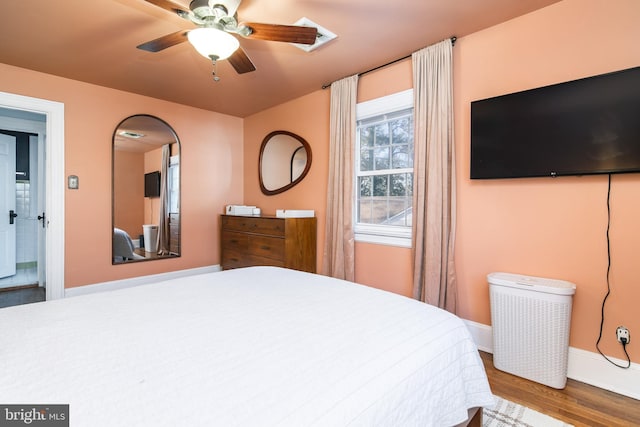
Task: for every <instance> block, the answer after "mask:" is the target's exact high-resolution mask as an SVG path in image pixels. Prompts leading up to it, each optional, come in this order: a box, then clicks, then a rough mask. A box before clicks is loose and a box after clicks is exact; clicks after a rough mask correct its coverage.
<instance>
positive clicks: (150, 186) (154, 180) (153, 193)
mask: <svg viewBox="0 0 640 427" xmlns="http://www.w3.org/2000/svg"><path fill="white" fill-rule="evenodd" d="M144 197H160V171H155V172H149V173H145V174H144Z"/></svg>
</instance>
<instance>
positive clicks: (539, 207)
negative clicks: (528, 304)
mask: <svg viewBox="0 0 640 427" xmlns="http://www.w3.org/2000/svg"><path fill="white" fill-rule="evenodd" d="M639 19H640V2H638V1H636V0H614V1H607V2H605V1H602V0H565V1H562V2H560V3H557V4H554V5H552V6H549V7H547V8H545V9H541V10H539V11H537V12H534V13H531V14H529V15H526V16H523V17H521V18H517V19H514V20H512V21H510V22H506V23H504V24H501V25H498V26H495V27H493V28H490V29H487V30H485V31H481V32H478V33H475V34H472V35H470V36H468V37H463V38H461V39H459V40H458V43H457V44H456V46H455V49H454V64H455V66H454V70H455V71H454V73H455V78H454V81H455V87H454V94H455V117H456V128H455V131H456V148H457V156H456V158H457V164H458V165H459V167H458V174H457V175H458V238H457V242H456V262H457V272H458V281H459V288H460V294H461V295H464V297H463V298H461V301H460V312H459V314H460V315H461V316H462V317H464V318H467V319H472V320H475V321H478V322H480V323H484V324H490V323H491V322H490V311H489V301H488V299H489V296H488V289H487V288H488V286H487V285H486V279H485V276H486V274H487V273H489V272H492V271H509V272H516V273H522V274H530V275H535V276H543V277H552V278H559V279H564V280H569V281H571V282H574V283H576V285H577V292H576V295H575V297H574V307H573V316H572V327H571V346H573V347H577V348H581V349H585V350H587V351H593V352H595V351H596V348H595V342H596V339H597V337H598V330H599V324H600V308H601V303H602V299H603V297H604V295H605V293H606V290H607V285H606V269H607V248H606V239H605V231H606V226H607V208H606V197H607V177H606V176H584V177H561V178H557V179H551V178H534V179H509V180H495V181H471V180H470V179H469V150H470V149H469V144H470V127H469V122H470V102H471V101H473V100H476V99H482V98H487V97H491V96H496V95H501V94H505V93H509V92H514V91H519V90H525V89H529V88H533V87H538V86H544V85H548V84H553V83H558V82H563V81H567V80H573V79H577V78H582V77H587V76H591V75H596V74H601V73H606V72H611V71H616V70H621V69H625V68H630V67H636V66H638V65H640V48H638V40H640V26H638V21H639ZM639 188H640V176H639V175H637V174H631V175H616V176H614V177H613V181H612V194H611V209H612V222H611V253H612V257H613V258H612V270H611V287H612V293H611V296H610V297H609V300H608V302H607V307H606V322H605V325H604V335H603V340H602V342H601V348H602V349H603V350H604V351H605V352H607V353H608V354H610V355H612V356H614V357H619V358H624V355H623V353H622V347H621V346H620V344H619V343H617V342H616V341H615V328H616V326H618V325H625V326H627V327H629V328H630V330H631V331H640V316H639V315H638V311H636V310H637V308H636V307H635V304H636V302H637V301H638V300H640V286H638V279H637V278H638V277H639V276H640V264H638V262H637V261H635V260H634V258H636V257H637V247H638V245H637V242H638V241H640V227H639V226H638V218H640V200H639V199H638V189H639ZM636 333H637V332H636ZM634 347H635V348H634ZM638 349H640V347H638V346H634V345H633V344H631V345H630V346H629V347H628V350H629V353H630V355H631V357H632V359H635V360H636V361H637V358H638V357H639V356H640V351H639V350H638Z"/></svg>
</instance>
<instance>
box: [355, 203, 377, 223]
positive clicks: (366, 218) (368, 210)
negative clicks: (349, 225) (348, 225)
mask: <svg viewBox="0 0 640 427" xmlns="http://www.w3.org/2000/svg"><path fill="white" fill-rule="evenodd" d="M372 215H373V201H372V200H371V198H366V199H361V200H359V201H358V222H363V223H365V224H373V222H372V221H373V220H372Z"/></svg>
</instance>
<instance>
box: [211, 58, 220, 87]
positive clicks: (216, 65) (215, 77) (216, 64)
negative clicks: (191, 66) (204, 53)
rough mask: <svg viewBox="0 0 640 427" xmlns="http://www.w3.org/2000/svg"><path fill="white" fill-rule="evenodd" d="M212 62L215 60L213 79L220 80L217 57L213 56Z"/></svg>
mask: <svg viewBox="0 0 640 427" xmlns="http://www.w3.org/2000/svg"><path fill="white" fill-rule="evenodd" d="M211 62H213V73H212V74H213V81H214V82H219V81H220V77H218V73H217V70H218V61H216V58H215V57H212V58H211Z"/></svg>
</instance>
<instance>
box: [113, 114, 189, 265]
mask: <svg viewBox="0 0 640 427" xmlns="http://www.w3.org/2000/svg"><path fill="white" fill-rule="evenodd" d="M112 155H113V157H112V158H113V163H112V198H113V203H112V209H113V210H112V236H113V245H112V263H113V264H122V263H129V262H139V261H148V260H156V259H163V258H173V257H178V256H180V141H179V140H178V137H177V135H176V133H175V132H174V130H173V129H172V128H171V126H169V125H168V124H167V123H166V122H164V121H163V120H161V119H159V118H157V117H154V116H150V115H146V114H141V115H135V116H131V117H128V118H126V119H124V120H123V121H122V122H120V124H119V125H118V126H117V127H116V129H115V131H114V133H113V154H112Z"/></svg>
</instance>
